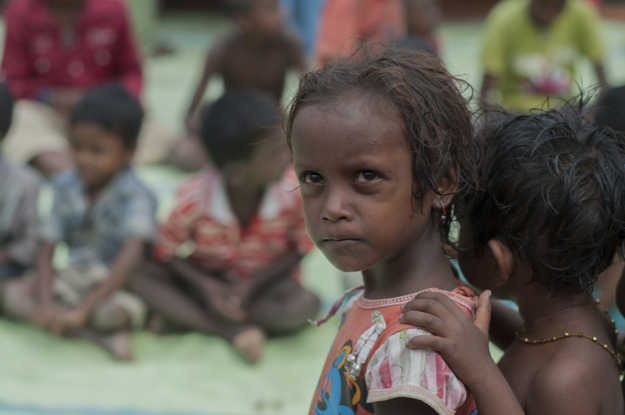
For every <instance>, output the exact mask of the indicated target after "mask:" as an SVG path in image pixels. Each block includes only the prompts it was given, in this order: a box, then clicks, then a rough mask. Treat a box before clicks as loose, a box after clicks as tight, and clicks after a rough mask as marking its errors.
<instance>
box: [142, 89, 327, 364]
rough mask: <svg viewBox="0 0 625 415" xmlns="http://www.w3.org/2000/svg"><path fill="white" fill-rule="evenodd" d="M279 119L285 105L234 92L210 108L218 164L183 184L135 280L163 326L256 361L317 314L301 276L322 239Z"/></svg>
mask: <svg viewBox="0 0 625 415" xmlns="http://www.w3.org/2000/svg"><path fill="white" fill-rule="evenodd" d="M279 123H280V112H279V110H278V103H277V102H276V101H275V100H273V99H271V97H270V96H267V95H265V94H261V93H251V92H228V93H226V94H225V95H224V96H222V97H221V98H220V99H219V100H217V101H216V102H215V103H214V104H213V105H212V106H211V107H210V108H209V110H208V111H207V113H206V115H205V117H204V120H203V122H202V128H201V137H202V141H203V143H204V145H205V146H206V148H207V150H208V151H209V152H210V154H211V158H212V161H213V163H214V165H215V166H216V168H206V169H204V170H202V171H200V172H199V173H197V174H196V175H195V176H194V177H192V178H191V179H190V180H189V181H187V182H186V183H184V184H183V185H182V186H181V188H180V190H179V193H178V197H177V202H176V207H175V208H174V210H173V212H172V213H171V215H170V217H169V219H168V220H167V221H166V223H165V224H164V225H163V227H162V228H161V230H160V233H159V236H158V238H157V242H156V245H155V249H154V256H155V261H153V262H150V263H148V264H146V266H145V267H144V268H143V270H142V271H141V272H140V273H139V275H138V277H137V278H136V279H135V280H134V281H133V282H132V284H131V288H132V289H133V290H134V291H135V292H136V293H138V294H139V295H141V296H142V297H143V298H144V299H145V301H146V302H147V303H148V304H149V305H150V306H151V307H152V308H153V309H154V310H155V311H156V312H157V313H158V314H157V317H156V318H153V319H152V324H151V326H152V327H151V328H152V329H153V330H156V331H160V332H162V331H163V330H164V329H165V327H169V328H172V329H183V330H189V329H190V330H197V331H200V332H202V333H205V334H210V335H217V336H220V337H222V338H224V339H225V340H227V341H229V342H230V343H231V344H232V346H233V347H234V348H235V349H236V350H237V351H239V352H240V353H241V354H242V355H243V357H244V358H245V359H246V360H247V361H249V362H250V363H254V362H256V361H257V360H258V358H259V357H260V354H261V351H262V346H263V341H264V337H265V334H266V333H269V334H273V333H285V332H290V331H293V330H296V329H299V328H301V327H303V326H304V325H305V324H306V322H307V321H308V320H309V319H311V318H313V317H314V316H315V314H316V313H317V310H318V308H319V300H318V299H317V297H316V296H315V295H314V294H313V293H311V292H309V291H307V290H306V289H305V288H303V287H302V285H301V284H300V282H299V279H298V277H299V263H300V260H301V259H302V257H303V255H304V254H306V253H307V252H308V251H309V250H310V249H312V243H311V241H310V239H309V238H308V235H307V233H306V227H305V224H304V217H303V213H302V204H301V199H300V194H299V190H295V191H294V189H297V186H298V185H297V179H296V178H295V176H294V174H293V171H292V169H287V167H288V165H289V159H288V157H287V155H286V154H285V151H284V150H285V148H284V144H283V143H282V142H281V140H280V137H279V136H280V134H279V133H278V132H279V128H278V127H279ZM185 247H186V248H187V253H188V248H189V247H192V249H191V253H190V254H188V255H187V256H186V257H185V256H184V253H183V252H182V251H183V250H184V249H183V248H185Z"/></svg>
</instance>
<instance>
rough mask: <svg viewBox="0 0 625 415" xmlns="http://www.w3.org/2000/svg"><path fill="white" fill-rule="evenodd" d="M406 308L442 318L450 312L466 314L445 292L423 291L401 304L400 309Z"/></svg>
mask: <svg viewBox="0 0 625 415" xmlns="http://www.w3.org/2000/svg"><path fill="white" fill-rule="evenodd" d="M408 310H414V311H423V312H425V313H430V314H434V315H435V316H437V317H440V318H442V319H445V317H449V316H450V314H451V315H456V316H459V315H463V316H466V315H465V314H464V312H463V311H462V310H461V309H460V307H459V306H458V305H457V304H456V303H455V302H454V300H452V299H451V298H449V297H447V296H446V295H445V294H441V293H435V292H425V293H421V294H419V295H417V296H416V297H415V298H414V299H413V300H412V301H409V302H408V303H406V304H404V305H403V307H402V311H408Z"/></svg>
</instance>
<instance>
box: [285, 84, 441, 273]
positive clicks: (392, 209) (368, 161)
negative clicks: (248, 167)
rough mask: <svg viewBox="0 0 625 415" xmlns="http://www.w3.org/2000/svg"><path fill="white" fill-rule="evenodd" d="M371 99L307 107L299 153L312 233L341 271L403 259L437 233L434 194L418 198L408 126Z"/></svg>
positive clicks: (296, 143) (297, 139)
mask: <svg viewBox="0 0 625 415" xmlns="http://www.w3.org/2000/svg"><path fill="white" fill-rule="evenodd" d="M381 108H382V106H381V105H380V106H378V105H376V104H374V103H373V102H372V101H370V100H368V99H363V98H359V97H357V96H356V95H354V96H353V97H351V98H350V97H349V96H344V97H339V98H338V99H336V100H334V101H331V102H324V103H320V104H314V105H309V106H306V107H303V108H302V109H301V110H300V111H299V112H298V114H297V116H296V117H295V120H294V123H293V130H292V148H293V159H294V160H293V161H294V164H295V171H296V173H297V175H298V178H299V181H300V185H301V193H302V201H303V206H304V215H305V218H306V227H307V229H308V233H309V235H310V237H311V239H312V241H313V242H314V243H315V245H316V246H317V247H318V248H319V249H320V250H321V251H322V252H323V253H324V255H325V256H326V257H327V258H328V260H329V261H330V262H331V263H332V264H333V265H334V266H335V267H337V268H338V269H340V270H342V271H362V270H365V269H368V268H370V267H372V266H373V265H375V264H377V263H378V262H380V261H384V260H389V259H393V258H396V257H397V256H399V255H401V254H402V253H406V252H407V251H408V250H409V247H411V246H413V245H414V244H415V243H418V242H419V238H420V236H423V235H425V234H426V233H427V232H432V231H434V232H436V229H435V228H433V227H434V226H435V224H434V218H433V213H432V208H431V206H432V203H433V200H430V199H433V196H434V193H433V192H429V193H428V196H426V198H425V199H426V200H424V203H423V208H420V206H419V203H418V202H417V201H416V200H414V198H413V180H412V157H411V153H410V150H409V149H408V146H407V144H406V142H405V138H404V135H403V131H402V122H401V120H400V118H399V115H398V114H396V113H394V112H393V111H392V110H381Z"/></svg>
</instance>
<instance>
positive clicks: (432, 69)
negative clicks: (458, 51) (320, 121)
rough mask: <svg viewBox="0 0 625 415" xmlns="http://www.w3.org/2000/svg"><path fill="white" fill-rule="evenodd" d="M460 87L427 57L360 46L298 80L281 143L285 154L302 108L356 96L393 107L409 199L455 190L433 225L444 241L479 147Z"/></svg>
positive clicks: (473, 178) (472, 178) (472, 176)
mask: <svg viewBox="0 0 625 415" xmlns="http://www.w3.org/2000/svg"><path fill="white" fill-rule="evenodd" d="M461 87H463V88H465V89H466V90H470V86H469V85H468V84H467V83H466V82H464V81H462V80H460V79H458V78H455V77H454V76H452V75H450V74H449V72H448V71H447V69H446V68H445V65H444V64H443V63H442V61H441V60H440V59H438V58H436V57H434V56H432V55H430V54H428V53H425V52H422V51H414V50H408V49H400V48H394V47H386V45H384V44H381V43H369V44H364V45H362V46H361V47H360V48H358V49H357V50H356V51H355V52H354V53H353V54H352V55H351V56H349V57H346V58H337V60H336V61H334V62H331V63H328V64H326V65H325V66H324V67H323V68H321V69H319V70H317V71H314V72H309V73H307V74H306V75H304V76H303V77H302V78H301V80H300V83H299V89H298V91H297V93H296V95H295V97H294V98H293V100H292V102H291V103H290V105H289V109H288V114H287V119H286V137H287V143H288V145H289V147H290V146H291V134H292V130H293V122H294V120H295V117H296V116H297V114H298V113H299V111H300V110H301V109H302V108H303V107H306V106H309V105H316V104H320V103H327V102H331V101H333V100H335V99H337V98H339V97H341V96H344V95H345V94H348V93H352V92H354V91H362V93H363V96H364V97H367V98H370V99H371V100H372V102H374V103H376V104H377V105H384V106H387V107H388V108H394V109H395V110H396V111H397V113H398V114H399V116H400V118H401V119H402V120H403V124H404V125H403V127H404V128H403V130H404V136H405V138H406V142H407V143H408V146H409V149H410V150H409V151H410V152H411V153H412V175H413V180H414V182H415V183H416V184H417V186H415V189H416V190H415V192H414V197H415V199H416V200H417V201H420V200H422V199H423V196H424V195H425V194H426V193H427V192H428V191H429V190H432V191H434V192H435V193H436V194H438V195H441V193H440V192H439V189H438V186H437V183H438V181H439V180H440V179H441V178H442V177H447V178H449V179H450V180H452V181H453V182H455V183H456V185H457V188H456V190H455V191H454V192H453V194H454V198H453V200H452V203H451V204H450V206H449V208H448V209H447V212H448V213H447V217H446V218H445V219H444V220H443V221H442V222H441V223H440V226H439V229H440V232H441V236H442V238H443V240H445V241H449V229H450V226H451V222H452V218H453V216H454V214H453V213H454V208H455V204H456V201H457V200H458V196H459V195H463V194H465V193H467V192H468V191H469V189H474V188H475V186H476V184H477V180H478V173H477V163H478V161H479V147H478V146H477V145H476V144H475V142H474V140H473V126H472V115H471V112H470V111H469V109H468V105H467V104H468V102H467V99H465V98H464V97H463V95H462V92H461V90H460V88H461ZM441 196H443V195H441ZM419 206H420V205H419Z"/></svg>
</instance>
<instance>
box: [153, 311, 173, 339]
mask: <svg viewBox="0 0 625 415" xmlns="http://www.w3.org/2000/svg"><path fill="white" fill-rule="evenodd" d="M148 330H149V331H151V332H152V333H154V334H156V335H157V336H166V335H168V334H172V333H176V331H177V330H176V329H175V327H173V326H172V325H171V324H170V323H168V322H167V320H166V319H165V317H163V316H162V315H160V314H156V313H155V314H153V315H152V317H150V319H149V321H148Z"/></svg>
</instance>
